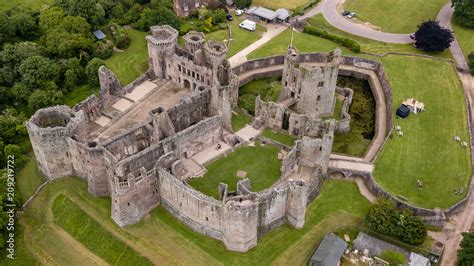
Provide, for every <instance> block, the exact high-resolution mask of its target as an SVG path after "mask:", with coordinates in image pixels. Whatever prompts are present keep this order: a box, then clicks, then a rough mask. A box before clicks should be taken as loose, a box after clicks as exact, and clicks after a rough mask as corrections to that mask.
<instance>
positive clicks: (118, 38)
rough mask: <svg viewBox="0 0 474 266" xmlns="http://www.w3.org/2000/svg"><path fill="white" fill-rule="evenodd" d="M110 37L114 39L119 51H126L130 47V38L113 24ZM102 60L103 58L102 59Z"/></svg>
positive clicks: (122, 29)
mask: <svg viewBox="0 0 474 266" xmlns="http://www.w3.org/2000/svg"><path fill="white" fill-rule="evenodd" d="M111 28H112V36H113V37H114V42H115V46H117V48H119V49H127V48H128V46H129V45H130V41H131V39H130V37H129V36H128V33H127V31H126V30H125V29H124V28H122V27H120V26H119V25H117V24H115V25H113V26H112V27H111ZM102 59H104V58H102Z"/></svg>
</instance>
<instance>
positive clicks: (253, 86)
mask: <svg viewBox="0 0 474 266" xmlns="http://www.w3.org/2000/svg"><path fill="white" fill-rule="evenodd" d="M281 88H282V87H281V80H280V78H279V77H276V78H264V79H258V80H255V81H252V82H250V83H247V84H246V85H245V86H243V87H241V88H240V89H239V95H244V94H252V95H255V96H257V95H260V96H261V99H262V100H263V101H272V102H276V101H278V96H279V95H280V91H281Z"/></svg>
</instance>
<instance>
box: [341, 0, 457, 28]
mask: <svg viewBox="0 0 474 266" xmlns="http://www.w3.org/2000/svg"><path fill="white" fill-rule="evenodd" d="M447 2H448V1H446V0H383V1H380V0H346V1H345V4H344V9H345V10H350V11H351V12H356V13H357V18H358V19H359V20H361V21H364V22H370V23H371V24H372V25H374V26H378V27H380V28H381V30H382V31H385V32H393V33H411V32H414V31H416V26H417V25H418V24H420V23H421V22H423V21H425V20H428V19H435V18H436V15H438V12H439V11H440V9H441V8H442V7H443V5H444V4H446V3H447Z"/></svg>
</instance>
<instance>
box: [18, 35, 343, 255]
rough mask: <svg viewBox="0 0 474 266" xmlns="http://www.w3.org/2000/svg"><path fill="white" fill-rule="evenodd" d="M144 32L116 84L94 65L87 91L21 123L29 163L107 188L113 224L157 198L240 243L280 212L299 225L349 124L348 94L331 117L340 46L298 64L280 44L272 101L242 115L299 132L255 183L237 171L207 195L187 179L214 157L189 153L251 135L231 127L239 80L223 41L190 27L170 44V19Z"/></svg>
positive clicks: (98, 192) (269, 225) (226, 147)
mask: <svg viewBox="0 0 474 266" xmlns="http://www.w3.org/2000/svg"><path fill="white" fill-rule="evenodd" d="M151 33H152V35H151V36H147V37H146V40H147V42H148V53H149V70H148V71H147V72H146V73H145V74H143V75H142V76H140V77H139V78H138V79H137V80H135V81H134V82H133V83H131V84H129V85H127V86H122V85H121V84H120V82H119V80H118V79H117V77H116V76H115V75H114V74H113V73H112V72H111V71H110V70H109V69H107V68H106V67H105V66H102V67H101V68H100V69H99V78H100V86H101V88H100V92H99V95H98V96H95V95H93V96H90V97H89V98H87V99H86V100H84V101H83V102H81V103H79V104H78V105H76V106H75V107H74V108H73V109H70V108H69V107H67V106H55V107H50V108H45V109H41V110H38V111H37V112H36V113H35V114H34V115H33V116H32V117H31V119H30V120H29V122H28V124H27V129H28V133H29V136H30V139H31V143H32V146H33V150H34V153H35V156H36V159H37V163H38V167H39V169H40V170H41V171H42V172H43V174H44V175H45V176H46V177H47V178H48V179H56V178H61V177H65V176H78V177H80V178H83V179H85V180H87V184H88V190H89V192H90V193H91V194H93V195H95V196H110V197H111V203H112V208H111V209H112V213H111V216H112V219H113V220H114V221H115V222H116V223H117V224H118V225H119V226H127V225H130V224H134V223H137V222H139V221H140V220H141V219H142V218H143V217H144V216H145V215H146V214H147V213H148V212H149V211H151V210H152V209H153V208H155V207H156V206H158V205H161V206H163V207H164V208H166V209H167V210H168V211H169V212H171V213H172V214H173V215H174V216H176V217H177V218H178V219H179V220H181V221H182V222H183V223H185V224H187V225H188V226H189V227H191V228H192V229H193V230H195V231H197V232H200V233H202V234H205V235H208V236H210V237H213V238H215V239H218V240H220V241H222V242H223V243H224V244H225V245H226V247H227V248H228V249H229V250H235V251H240V252H245V251H248V250H249V249H251V248H252V247H254V246H255V245H256V244H257V240H258V238H259V237H260V236H261V235H262V234H264V233H266V232H268V231H270V230H272V229H273V228H275V227H277V226H280V225H282V224H284V223H289V224H290V225H292V226H293V227H295V228H301V227H303V226H304V223H305V215H306V206H307V204H308V202H310V201H311V200H312V199H314V198H315V197H316V196H317V194H318V193H319V185H320V182H321V178H323V177H325V176H326V175H327V167H328V163H329V155H330V153H331V149H332V141H333V137H334V132H335V131H337V130H341V131H344V130H348V127H349V120H350V117H349V116H348V114H347V109H348V107H349V104H350V100H349V103H347V101H346V102H345V104H344V106H345V109H346V111H345V112H344V111H343V117H342V119H341V120H339V121H336V120H335V119H333V118H332V116H333V112H334V105H335V93H336V91H338V92H339V93H342V94H344V95H345V96H346V99H351V98H352V94H351V93H352V91H350V90H349V89H341V88H337V87H336V79H337V74H338V66H339V62H340V51H338V50H336V51H335V52H333V53H331V54H330V55H329V56H328V60H327V62H324V63H321V64H319V65H314V64H313V65H311V64H303V63H302V64H300V63H299V62H298V58H299V54H298V52H297V51H296V49H295V48H290V49H289V52H288V55H287V56H286V58H285V68H284V72H283V77H282V86H283V90H282V92H281V94H280V97H279V101H278V102H276V103H275V102H264V101H261V100H260V99H259V98H257V101H256V112H255V113H256V117H255V119H254V121H253V122H252V127H253V128H254V130H262V129H264V128H271V129H286V130H288V132H289V133H290V134H291V135H294V136H297V137H298V139H299V140H298V141H296V144H295V145H294V146H293V147H291V148H290V149H289V150H288V151H287V152H286V153H285V155H284V157H283V158H282V160H281V176H280V179H279V180H278V181H277V182H276V183H275V184H274V185H273V186H272V187H270V188H268V189H266V190H264V191H260V192H256V191H252V184H251V183H250V181H249V180H248V179H242V180H240V181H239V182H238V184H237V190H236V191H228V187H227V184H223V183H221V184H220V185H219V187H218V188H217V187H216V190H217V189H218V190H219V192H220V197H219V199H214V198H211V197H209V196H206V195H204V194H202V193H201V192H199V191H197V190H195V189H193V188H192V187H191V186H189V185H188V184H187V180H189V179H190V178H199V177H200V176H202V174H203V172H205V166H204V165H205V164H206V163H208V162H209V161H210V160H212V159H214V158H209V159H208V160H206V161H199V160H198V159H196V158H197V157H198V156H199V155H202V154H206V153H209V151H210V150H215V147H216V145H219V147H223V148H222V151H223V152H224V151H225V152H232V150H233V149H235V148H236V147H239V146H242V145H247V144H249V142H251V141H252V140H250V141H249V140H248V139H244V138H242V137H239V136H238V135H237V134H234V133H233V132H232V128H231V118H232V110H233V109H234V108H235V107H236V105H237V100H238V88H239V80H238V79H237V77H236V76H235V75H234V74H233V72H232V70H231V68H230V65H229V62H228V61H227V60H226V59H225V56H226V54H227V48H226V46H225V45H224V44H223V43H220V42H216V41H205V39H204V35H203V34H202V33H198V32H190V33H188V34H186V35H185V36H184V40H185V45H184V47H181V46H179V45H178V44H177V38H178V32H177V31H176V30H175V29H173V28H171V27H169V26H154V27H151ZM344 119H345V122H343V120H344ZM222 154H223V153H220V154H217V155H216V156H220V155H222Z"/></svg>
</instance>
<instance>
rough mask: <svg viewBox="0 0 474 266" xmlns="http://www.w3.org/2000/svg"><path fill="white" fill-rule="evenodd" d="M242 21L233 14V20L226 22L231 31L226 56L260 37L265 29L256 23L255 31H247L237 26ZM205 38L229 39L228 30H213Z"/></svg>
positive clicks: (231, 54)
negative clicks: (230, 40)
mask: <svg viewBox="0 0 474 266" xmlns="http://www.w3.org/2000/svg"><path fill="white" fill-rule="evenodd" d="M242 21H243V18H242V17H237V16H235V15H234V20H233V21H229V22H228V23H227V24H228V25H229V27H230V29H231V31H232V40H233V41H232V42H231V43H230V48H229V52H228V53H227V57H228V58H229V57H231V56H233V55H234V54H236V53H238V52H240V51H241V50H242V49H244V48H246V47H247V46H249V45H250V44H252V43H254V42H256V41H257V40H258V39H260V38H261V37H262V35H263V33H264V32H265V31H266V29H265V27H263V26H262V25H260V24H257V29H256V30H255V31H253V32H252V31H248V30H244V29H242V28H240V27H239V23H240V22H242ZM206 39H208V40H211V39H213V40H216V41H224V40H228V39H229V32H228V30H227V29H225V30H219V31H215V32H212V33H209V34H206Z"/></svg>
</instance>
